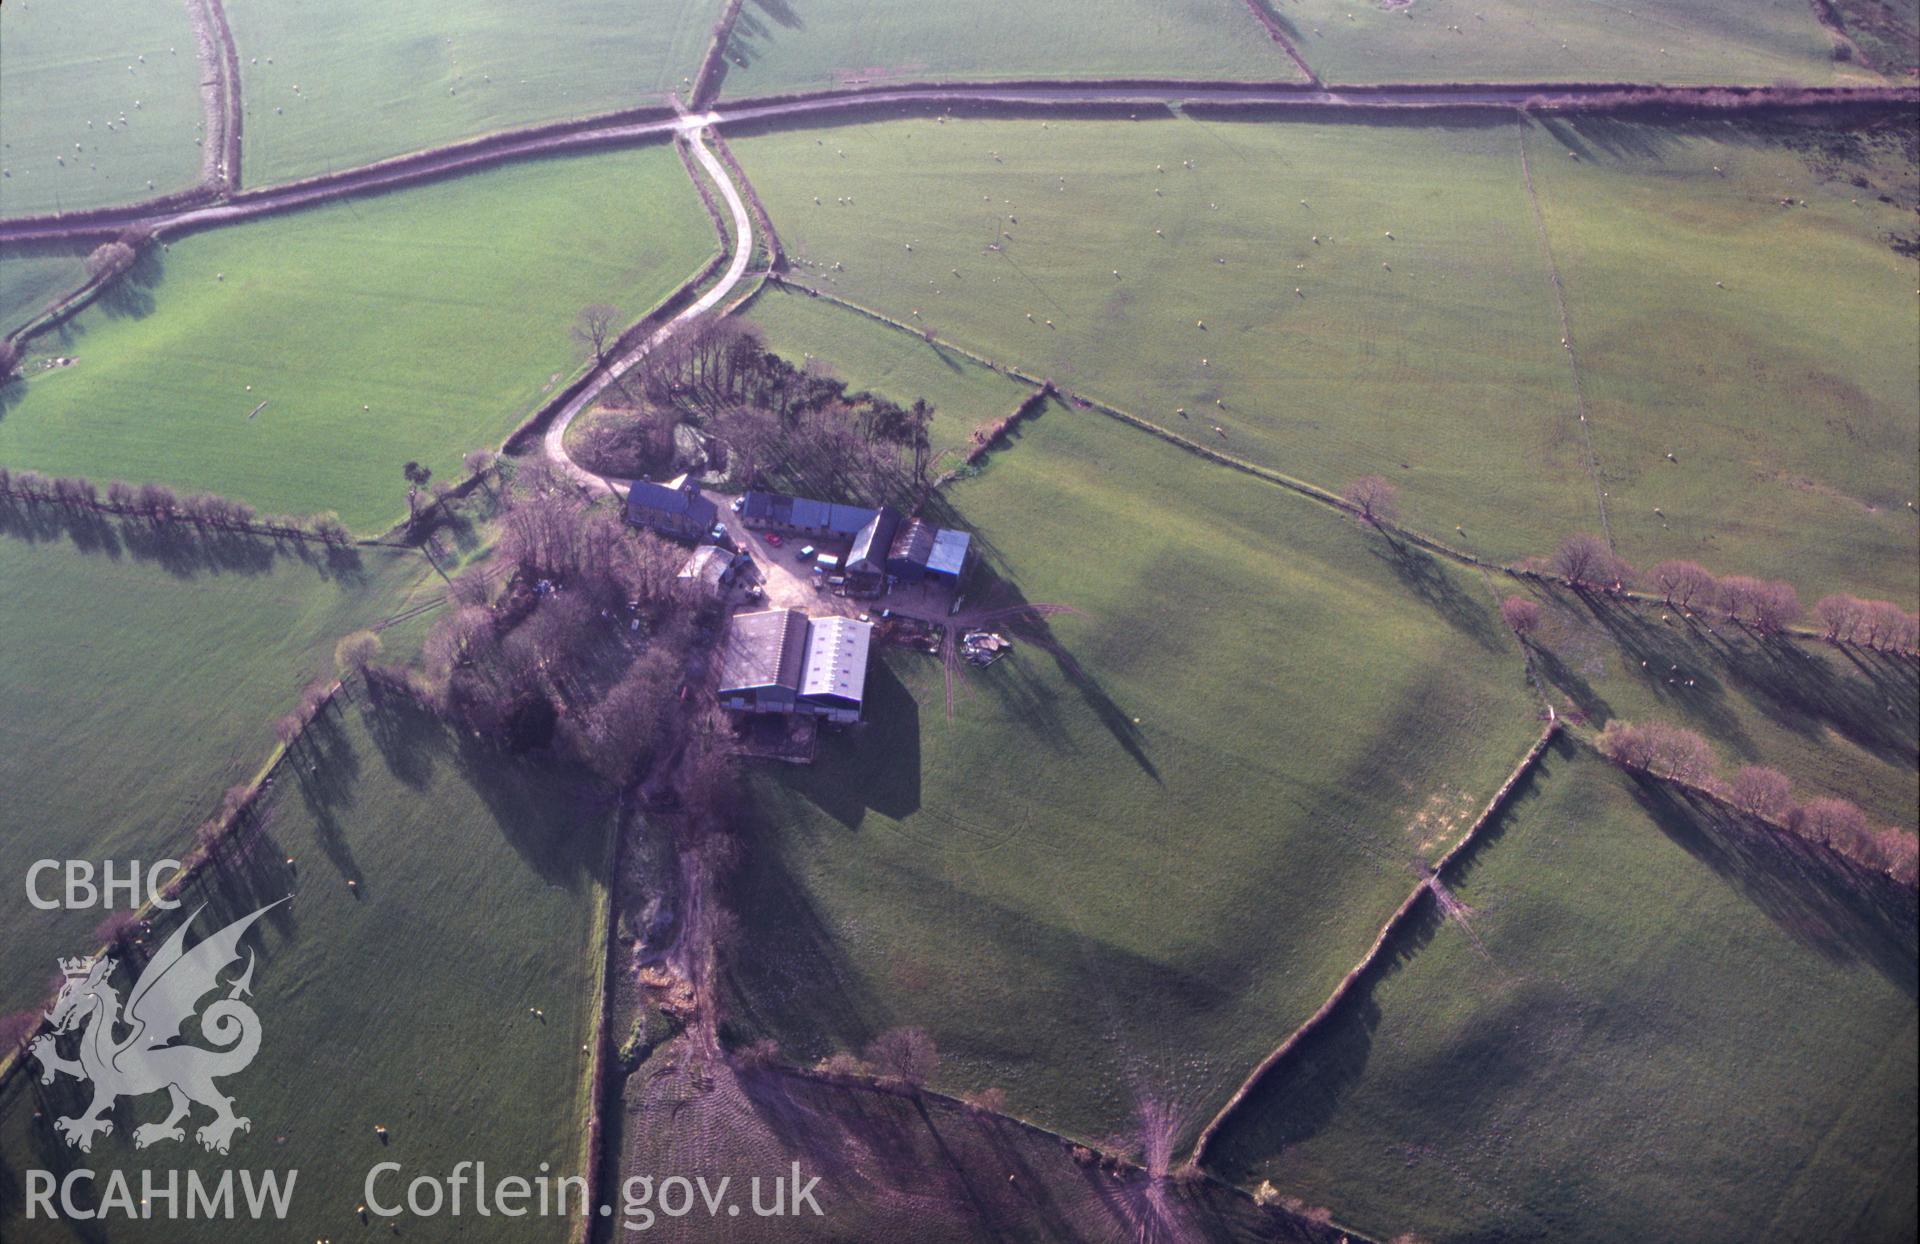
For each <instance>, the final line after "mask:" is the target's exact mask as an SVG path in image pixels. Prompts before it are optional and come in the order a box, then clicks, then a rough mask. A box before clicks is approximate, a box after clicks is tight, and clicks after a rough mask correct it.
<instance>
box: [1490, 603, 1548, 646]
mask: <svg viewBox="0 0 1920 1244" xmlns="http://www.w3.org/2000/svg"><path fill="white" fill-rule="evenodd" d="M1500 617H1501V618H1502V619H1503V620H1504V621H1505V622H1506V624H1507V625H1508V626H1509V627H1511V628H1512V629H1513V633H1514V634H1515V635H1518V636H1519V637H1520V638H1521V639H1525V638H1526V637H1527V636H1529V635H1531V634H1533V633H1534V631H1536V630H1538V629H1539V628H1540V617H1541V611H1540V602H1539V601H1537V600H1529V599H1528V598H1527V597H1525V596H1509V597H1507V598H1506V599H1505V600H1503V601H1501V602H1500Z"/></svg>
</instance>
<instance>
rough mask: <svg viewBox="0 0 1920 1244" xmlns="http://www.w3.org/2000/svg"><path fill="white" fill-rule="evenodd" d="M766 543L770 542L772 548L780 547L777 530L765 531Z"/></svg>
mask: <svg viewBox="0 0 1920 1244" xmlns="http://www.w3.org/2000/svg"><path fill="white" fill-rule="evenodd" d="M767 543H768V544H771V545H772V546H773V547H774V548H776V549H777V548H779V547H780V533H779V532H777V531H769V532H768V533H767Z"/></svg>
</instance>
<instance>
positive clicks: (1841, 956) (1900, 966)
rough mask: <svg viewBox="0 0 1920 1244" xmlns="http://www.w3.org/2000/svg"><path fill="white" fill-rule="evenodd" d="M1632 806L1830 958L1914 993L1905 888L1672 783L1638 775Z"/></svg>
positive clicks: (1915, 949)
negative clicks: (1869, 971)
mask: <svg viewBox="0 0 1920 1244" xmlns="http://www.w3.org/2000/svg"><path fill="white" fill-rule="evenodd" d="M1633 791H1634V797H1635V799H1636V800H1637V801H1638V802H1639V804H1640V807H1641V809H1642V810H1643V811H1645V812H1646V813H1647V815H1648V816H1649V817H1651V818H1652V819H1653V822H1654V824H1656V825H1658V826H1659V827H1660V830H1661V832H1662V833H1664V834H1666V835H1667V837H1668V838H1670V839H1672V840H1673V842H1674V843H1675V844H1677V845H1678V846H1679V847H1680V848H1681V849H1683V850H1685V851H1686V852H1687V853H1688V854H1689V855H1692V856H1693V857H1694V858H1696V859H1698V860H1700V861H1701V862H1703V863H1705V864H1706V865H1707V866H1708V867H1709V868H1712V869H1713V871H1714V872H1716V873H1718V874H1719V875H1720V876H1722V877H1725V878H1726V879H1728V880H1729V881H1730V882H1732V883H1733V885H1734V886H1735V887H1736V888H1737V889H1738V890H1739V891H1740V893H1741V894H1742V895H1744V896H1745V897H1746V898H1747V899H1748V900H1749V901H1751V902H1752V903H1753V904H1754V906H1756V907H1758V908H1759V909H1760V910H1761V911H1762V912H1763V913H1765V914H1766V916H1767V918H1768V919H1770V920H1772V921H1773V922H1774V924H1776V925H1778V926H1779V927H1780V929H1781V930H1782V931H1783V932H1785V933H1786V934H1787V935H1788V936H1790V937H1792V938H1793V939H1794V940H1795V941H1797V942H1799V943H1800V944H1801V945H1803V946H1807V947H1809V948H1811V949H1813V950H1814V951H1816V952H1818V953H1819V954H1820V955H1821V956H1823V957H1824V958H1826V959H1827V960H1828V961H1829V962H1831V963H1835V964H1840V965H1843V966H1851V965H1854V964H1864V965H1865V966H1867V967H1870V968H1872V969H1873V970H1874V971H1876V972H1878V973H1880V975H1882V976H1883V977H1885V978H1886V979H1887V981H1888V982H1889V983H1890V984H1892V985H1893V986H1895V987H1896V988H1898V989H1899V990H1900V991H1901V992H1903V993H1905V994H1906V995H1907V997H1909V998H1913V997H1916V996H1920V908H1917V906H1916V903H1917V901H1920V900H1917V896H1916V894H1915V892H1914V891H1913V890H1910V889H1908V888H1906V887H1904V886H1901V885H1899V884H1897V883H1895V882H1894V881H1892V880H1891V879H1890V878H1888V877H1886V876H1884V875H1882V874H1879V873H1875V872H1872V871H1870V870H1868V869H1866V868H1862V867H1861V866H1860V865H1858V864H1855V863H1854V862H1853V861H1851V860H1849V859H1847V858H1846V857H1845V856H1842V855H1840V854H1839V853H1838V852H1835V851H1832V850H1829V849H1828V848H1826V847H1822V846H1816V845H1814V844H1813V843H1809V842H1805V841H1803V840H1802V839H1800V838H1799V837H1797V836H1795V835H1793V834H1790V833H1786V832H1784V831H1782V830H1778V829H1775V828H1773V827H1772V826H1769V825H1766V824H1764V823H1762V822H1759V821H1755V820H1753V819H1752V818H1750V817H1747V816H1744V815H1742V814H1740V813H1737V812H1734V811H1733V810H1731V809H1729V808H1727V807H1725V806H1723V805H1721V804H1719V803H1718V802H1716V801H1714V800H1711V799H1708V798H1706V797H1704V796H1701V795H1698V794H1695V793H1693V792H1691V791H1688V790H1686V789H1685V788H1681V787H1675V786H1673V785H1672V784H1670V783H1666V782H1662V781H1659V780H1658V779H1654V778H1648V777H1645V776H1644V775H1642V776H1640V777H1637V778H1636V779H1635V780H1634V783H1633Z"/></svg>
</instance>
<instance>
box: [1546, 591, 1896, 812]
mask: <svg viewBox="0 0 1920 1244" xmlns="http://www.w3.org/2000/svg"><path fill="white" fill-rule="evenodd" d="M1534 595H1535V597H1536V599H1539V600H1540V601H1541V602H1542V603H1544V604H1546V605H1548V606H1549V609H1548V612H1547V615H1546V620H1545V621H1544V623H1543V624H1542V626H1541V628H1540V630H1539V631H1538V632H1537V633H1536V635H1535V636H1534V643H1535V647H1536V650H1537V652H1538V656H1537V658H1536V668H1537V669H1538V670H1539V672H1540V674H1541V676H1542V677H1543V678H1544V679H1545V680H1546V681H1547V682H1548V683H1549V684H1550V685H1552V686H1553V687H1554V688H1555V689H1556V695H1555V702H1556V704H1557V705H1558V708H1559V711H1560V712H1561V713H1563V714H1567V715H1572V714H1575V713H1580V714H1584V715H1585V718H1586V723H1587V724H1589V725H1591V726H1592V727H1593V728H1594V729H1596V730H1598V729H1599V728H1601V727H1602V726H1603V725H1604V724H1605V723H1606V722H1607V721H1608V720H1610V719H1612V718H1616V717H1617V718H1620V719H1621V720H1624V721H1631V722H1648V721H1665V722H1671V723H1673V724H1675V725H1682V726H1686V727H1687V728H1689V729H1692V730H1696V731H1698V732H1700V733H1701V734H1703V735H1705V736H1706V737H1707V738H1708V739H1709V740H1711V741H1712V742H1713V744H1714V747H1715V750H1716V751H1717V752H1718V753H1719V755H1720V762H1721V768H1722V771H1723V774H1724V775H1725V776H1727V777H1731V776H1732V775H1733V773H1734V772H1735V771H1736V770H1737V769H1738V768H1739V767H1740V766H1741V765H1749V764H1760V765H1770V766H1772V767H1774V768H1777V769H1779V770H1781V771H1782V772H1784V773H1786V774H1787V775H1788V776H1789V777H1791V778H1792V779H1793V780H1794V782H1795V785H1796V786H1797V787H1798V788H1799V789H1800V792H1801V795H1802V796H1803V797H1804V798H1814V797H1816V796H1822V795H1825V796H1831V797H1836V798H1841V799H1850V800H1852V801H1854V802H1855V803H1857V804H1859V805H1860V806H1861V807H1862V808H1864V809H1865V810H1866V811H1867V812H1868V813H1869V814H1870V815H1872V816H1873V818H1874V819H1875V820H1877V821H1879V822H1881V823H1884V824H1887V825H1900V826H1904V827H1907V828H1909V829H1911V828H1913V827H1915V826H1916V825H1920V774H1917V773H1916V763H1920V721H1916V717H1917V716H1920V690H1916V672H1915V670H1914V667H1913V664H1912V662H1910V661H1905V660H1902V659H1900V658H1897V657H1891V656H1882V655H1880V654H1876V653H1872V652H1866V651H1858V650H1849V651H1842V650H1837V649H1834V648H1831V647H1829V646H1827V645H1825V644H1821V643H1813V642H1801V643H1794V642H1785V643H1761V642H1757V641H1756V640H1754V639H1753V638H1752V637H1751V636H1749V635H1748V634H1747V633H1746V632H1745V631H1744V630H1742V629H1741V628H1740V627H1738V626H1730V625H1727V624H1726V623H1724V622H1720V621H1718V620H1717V619H1713V618H1706V619H1703V620H1702V622H1701V623H1700V624H1699V625H1697V626H1693V627H1689V626H1687V625H1686V624H1685V623H1684V621H1683V619H1682V618H1681V615H1680V614H1679V613H1678V611H1670V610H1668V609H1666V608H1664V607H1662V606H1659V605H1648V606H1643V607H1639V608H1623V607H1619V606H1617V605H1603V606H1601V607H1599V608H1590V607H1588V606H1587V605H1585V604H1583V603H1582V602H1580V600H1579V599H1578V598H1576V597H1574V596H1573V595H1572V594H1571V593H1568V592H1563V591H1559V590H1557V589H1556V590H1553V591H1544V590H1540V591H1536V592H1535V593H1534ZM1709 628H1711V630H1709Z"/></svg>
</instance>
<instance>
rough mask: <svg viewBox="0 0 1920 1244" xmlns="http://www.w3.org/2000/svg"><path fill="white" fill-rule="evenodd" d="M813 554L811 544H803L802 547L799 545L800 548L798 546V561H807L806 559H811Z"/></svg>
mask: <svg viewBox="0 0 1920 1244" xmlns="http://www.w3.org/2000/svg"><path fill="white" fill-rule="evenodd" d="M813 552H814V549H813V546H812V545H811V544H803V545H801V546H800V560H801V561H805V560H807V559H808V558H809V557H812V556H813Z"/></svg>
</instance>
